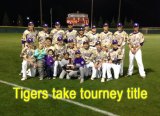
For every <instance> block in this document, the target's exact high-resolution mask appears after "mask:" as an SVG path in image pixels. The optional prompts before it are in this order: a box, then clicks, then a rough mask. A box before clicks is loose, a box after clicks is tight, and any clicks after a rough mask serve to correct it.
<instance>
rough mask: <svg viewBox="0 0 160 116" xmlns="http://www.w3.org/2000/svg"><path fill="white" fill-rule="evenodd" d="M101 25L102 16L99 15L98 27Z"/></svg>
mask: <svg viewBox="0 0 160 116" xmlns="http://www.w3.org/2000/svg"><path fill="white" fill-rule="evenodd" d="M102 26H103V18H102V17H101V16H100V17H99V20H98V27H102Z"/></svg>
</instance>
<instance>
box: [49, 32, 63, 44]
mask: <svg viewBox="0 0 160 116" xmlns="http://www.w3.org/2000/svg"><path fill="white" fill-rule="evenodd" d="M50 36H51V38H52V44H56V43H57V38H58V37H59V36H62V37H64V36H65V32H64V30H62V29H60V30H57V29H52V30H51V32H50Z"/></svg>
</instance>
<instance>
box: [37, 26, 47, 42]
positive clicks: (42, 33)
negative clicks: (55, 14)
mask: <svg viewBox="0 0 160 116" xmlns="http://www.w3.org/2000/svg"><path fill="white" fill-rule="evenodd" d="M47 37H49V32H48V24H44V25H43V30H42V31H40V32H39V33H38V36H37V39H38V42H39V43H40V44H44V43H45V40H46V38H47Z"/></svg>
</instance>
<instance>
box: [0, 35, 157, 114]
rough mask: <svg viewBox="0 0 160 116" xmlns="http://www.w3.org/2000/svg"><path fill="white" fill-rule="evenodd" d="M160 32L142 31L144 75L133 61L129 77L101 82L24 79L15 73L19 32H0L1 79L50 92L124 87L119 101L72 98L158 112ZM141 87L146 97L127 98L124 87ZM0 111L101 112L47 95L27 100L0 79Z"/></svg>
mask: <svg viewBox="0 0 160 116" xmlns="http://www.w3.org/2000/svg"><path fill="white" fill-rule="evenodd" d="M159 37H160V35H145V44H144V46H143V48H142V49H143V62H144V67H145V71H146V73H147V77H146V79H142V78H140V76H139V74H138V69H137V64H136V62H135V70H134V75H133V76H132V77H130V78H126V77H122V78H120V79H119V80H113V81H110V82H105V83H101V82H100V79H97V80H94V81H91V80H86V81H85V82H84V83H83V84H79V80H65V79H64V80H59V79H56V80H43V81H39V79H38V78H31V79H29V80H26V81H24V82H22V81H20V79H21V77H20V76H19V75H18V74H19V72H20V70H21V59H20V58H19V53H20V50H21V44H20V38H21V34H17V33H1V34H0V80H3V81H7V82H11V83H14V84H18V85H21V86H25V87H29V88H32V89H46V90H48V91H49V92H50V93H51V90H52V88H56V89H62V88H63V87H66V88H67V89H70V90H71V89H74V90H76V91H77V93H78V92H79V89H80V88H84V89H89V90H96V89H98V90H99V89H108V90H112V89H115V90H117V89H118V90H124V95H123V98H122V100H121V101H120V102H117V101H116V100H111V99H105V100H103V99H101V100H82V99H80V98H79V97H78V95H77V98H76V99H75V100H74V101H77V102H80V103H83V104H86V105H89V106H93V107H96V108H99V109H101V110H104V111H108V112H111V113H114V114H117V115H122V116H135V115H136V116H159V115H160V65H159V64H160V54H159V53H160V52H159V50H160V46H159V45H160V38H159ZM127 68H128V47H127V50H126V59H125V67H124V69H125V73H126V72H127ZM129 87H140V88H141V89H145V90H147V92H148V98H147V99H146V100H128V99H127V97H126V92H125V91H126V89H127V88H129ZM0 115H1V116H15V115H16V116H35V115H36V116H70V115H72V116H88V115H90V116H103V115H104V114H101V113H99V112H96V111H93V110H90V109H86V108H83V107H80V106H77V105H74V104H70V103H68V102H65V101H61V100H54V99H52V98H49V99H47V100H42V99H41V100H31V101H30V102H28V103H26V102H24V101H23V100H21V99H18V100H16V99H15V93H14V90H13V87H12V86H9V85H6V84H3V83H0Z"/></svg>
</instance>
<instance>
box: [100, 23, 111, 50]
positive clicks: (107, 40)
mask: <svg viewBox="0 0 160 116" xmlns="http://www.w3.org/2000/svg"><path fill="white" fill-rule="evenodd" d="M99 37H100V40H99V41H101V43H102V45H104V46H107V47H108V48H110V47H111V44H112V39H113V34H112V32H110V31H109V25H108V23H104V25H103V32H101V33H100V34H99Z"/></svg>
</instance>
